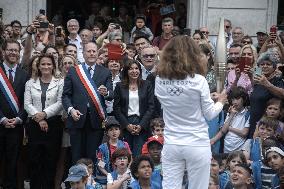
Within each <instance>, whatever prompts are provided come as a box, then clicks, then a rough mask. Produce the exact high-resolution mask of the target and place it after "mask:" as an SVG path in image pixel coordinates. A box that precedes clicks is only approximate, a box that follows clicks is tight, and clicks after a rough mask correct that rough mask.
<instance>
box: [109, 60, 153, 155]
mask: <svg viewBox="0 0 284 189" xmlns="http://www.w3.org/2000/svg"><path fill="white" fill-rule="evenodd" d="M141 73H142V71H141V65H140V64H139V62H137V61H133V60H128V62H127V63H126V64H125V66H124V68H123V71H122V81H121V82H120V83H117V85H116V88H115V90H114V104H113V110H114V114H115V117H116V119H117V120H118V121H119V122H120V125H121V126H122V129H123V134H124V138H125V140H126V141H127V142H128V144H129V146H130V148H131V151H132V153H133V155H134V156H135V157H137V156H139V155H140V154H141V149H142V145H143V144H144V142H145V140H146V139H147V137H148V135H149V133H150V132H149V122H150V119H151V118H152V116H153V113H154V92H153V88H152V85H151V83H150V82H149V81H146V80H142V78H141V75H142V74H141Z"/></svg>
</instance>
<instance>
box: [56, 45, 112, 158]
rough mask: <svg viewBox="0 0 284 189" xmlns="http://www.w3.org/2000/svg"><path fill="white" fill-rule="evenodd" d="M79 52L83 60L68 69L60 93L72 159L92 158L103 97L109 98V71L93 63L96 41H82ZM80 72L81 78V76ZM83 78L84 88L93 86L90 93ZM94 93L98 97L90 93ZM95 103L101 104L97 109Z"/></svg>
mask: <svg viewBox="0 0 284 189" xmlns="http://www.w3.org/2000/svg"><path fill="white" fill-rule="evenodd" d="M83 55H84V59H85V61H86V62H85V63H82V64H81V65H78V66H76V67H75V68H70V69H69V71H68V74H67V76H66V78H65V80H64V89H63V95H62V103H63V107H64V109H65V110H66V112H68V118H67V128H68V130H69V134H70V141H71V150H72V161H73V162H74V163H75V162H76V161H77V160H79V159H80V158H82V157H86V158H90V159H92V160H93V161H94V162H95V161H96V151H97V149H98V146H99V145H100V144H101V142H102V138H103V135H104V131H103V124H102V123H103V120H104V117H103V114H104V113H105V103H104V101H105V100H111V99H112V98H113V89H112V76H111V73H110V71H109V70H108V69H107V68H105V67H103V66H101V65H98V64H96V60H97V57H98V49H97V45H96V44H95V43H93V42H89V43H87V44H85V46H84V50H83ZM80 70H81V71H80ZM81 74H83V75H84V78H85V79H83V80H82V75H81ZM86 82H87V83H88V84H87V86H88V87H87V88H89V89H90V87H91V88H92V89H94V90H92V92H91V93H89V91H88V90H87V88H86ZM94 93H96V94H97V97H98V98H99V99H98V98H95V97H94V95H93V94H94ZM94 98H95V99H96V101H94ZM95 102H96V103H97V104H95ZM98 104H99V105H101V106H100V107H101V108H99V109H98V106H96V105H98Z"/></svg>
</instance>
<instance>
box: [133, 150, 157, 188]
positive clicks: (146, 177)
mask: <svg viewBox="0 0 284 189" xmlns="http://www.w3.org/2000/svg"><path fill="white" fill-rule="evenodd" d="M130 169H131V174H132V176H133V177H134V178H135V181H134V182H132V183H131V185H130V187H129V188H131V189H141V188H151V189H162V183H158V182H155V181H154V180H152V179H151V177H152V173H153V171H154V163H153V161H152V159H151V158H150V157H149V156H144V155H142V156H139V157H138V158H136V159H135V160H134V161H133V163H132V164H131V167H130Z"/></svg>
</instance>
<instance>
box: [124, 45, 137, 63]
mask: <svg viewBox="0 0 284 189" xmlns="http://www.w3.org/2000/svg"><path fill="white" fill-rule="evenodd" d="M126 53H127V57H128V58H129V59H134V56H135V55H136V49H135V46H134V45H133V44H132V43H129V44H127V45H126Z"/></svg>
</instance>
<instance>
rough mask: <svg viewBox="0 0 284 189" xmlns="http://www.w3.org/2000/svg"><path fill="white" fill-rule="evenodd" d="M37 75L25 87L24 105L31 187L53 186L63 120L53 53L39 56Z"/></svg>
mask: <svg viewBox="0 0 284 189" xmlns="http://www.w3.org/2000/svg"><path fill="white" fill-rule="evenodd" d="M37 69H38V70H37V73H38V77H36V78H31V79H30V80H29V81H28V82H27V83H26V87H25V96H24V98H25V100H24V107H25V110H26V111H27V113H28V116H29V121H28V124H27V134H28V137H29V144H28V149H29V162H30V163H29V165H30V188H31V189H38V188H42V189H50V188H54V184H55V182H54V179H55V170H56V163H57V159H58V156H59V152H60V147H61V140H62V131H63V121H62V110H63V107H62V101H61V99H62V98H61V97H62V91H63V84H64V81H63V79H59V78H56V77H55V74H56V63H55V61H54V59H53V56H50V55H43V56H40V57H39V59H38V64H37Z"/></svg>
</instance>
